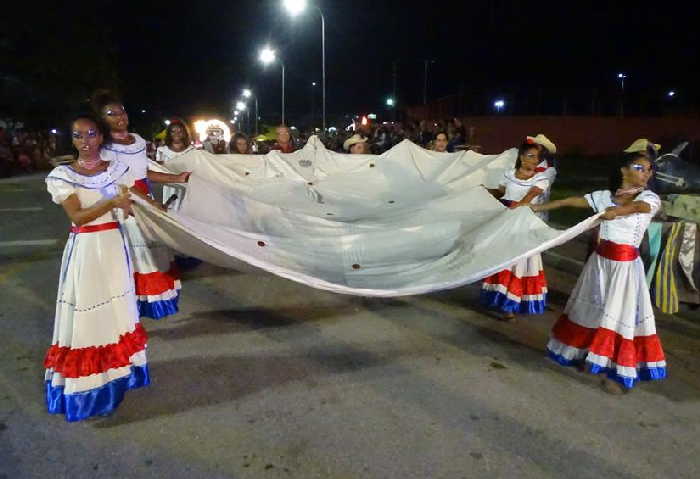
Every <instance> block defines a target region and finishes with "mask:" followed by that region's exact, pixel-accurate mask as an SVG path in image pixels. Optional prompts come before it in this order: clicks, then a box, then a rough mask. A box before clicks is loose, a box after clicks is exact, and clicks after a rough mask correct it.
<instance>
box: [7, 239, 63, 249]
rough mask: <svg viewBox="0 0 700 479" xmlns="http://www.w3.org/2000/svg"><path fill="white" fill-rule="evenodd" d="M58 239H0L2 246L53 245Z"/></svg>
mask: <svg viewBox="0 0 700 479" xmlns="http://www.w3.org/2000/svg"><path fill="white" fill-rule="evenodd" d="M58 241H59V240H57V239H43V240H17V241H0V248H3V247H10V246H52V245H55V244H56V243H58Z"/></svg>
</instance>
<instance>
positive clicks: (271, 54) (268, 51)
mask: <svg viewBox="0 0 700 479" xmlns="http://www.w3.org/2000/svg"><path fill="white" fill-rule="evenodd" d="M258 59H259V60H260V62H261V63H262V64H263V65H268V64H270V63H272V62H274V61H275V60H276V59H277V54H276V53H275V51H274V50H273V49H272V48H270V47H269V46H265V47H264V48H263V49H262V50H260V55H259V57H258ZM279 61H280V65H281V67H282V124H283V125H284V62H283V61H282V59H279Z"/></svg>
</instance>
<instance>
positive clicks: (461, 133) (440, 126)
mask: <svg viewBox="0 0 700 479" xmlns="http://www.w3.org/2000/svg"><path fill="white" fill-rule="evenodd" d="M309 135H310V133H306V134H300V135H299V136H298V137H297V139H296V140H297V141H298V143H299V145H303V144H304V143H305V142H306V139H307V138H308V136H309ZM358 136H359V139H360V141H361V142H363V143H365V145H364V146H363V148H361V151H358V152H360V153H369V154H374V155H378V154H381V153H384V152H385V151H386V150H388V149H389V148H391V147H392V146H394V145H396V144H398V143H400V142H402V141H403V140H406V139H407V140H410V141H412V142H413V143H415V144H417V145H420V146H422V147H424V148H427V149H430V150H435V151H448V152H454V151H458V150H464V149H473V150H478V146H477V145H475V141H474V132H473V129H469V128H465V127H464V125H463V124H462V122H461V121H460V120H459V119H458V118H454V119H452V120H437V121H427V120H423V121H420V122H413V121H407V122H383V123H369V122H368V123H367V124H366V125H359V126H358V127H357V128H356V129H355V130H350V131H336V132H331V133H329V134H327V135H326V136H325V137H324V136H321V137H320V138H321V141H323V143H324V144H325V146H326V148H327V149H329V150H333V151H337V152H345V153H350V152H351V151H350V148H351V147H352V145H355V144H357V143H358V140H357V137H358ZM445 140H446V141H445Z"/></svg>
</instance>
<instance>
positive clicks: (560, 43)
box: [25, 0, 700, 120]
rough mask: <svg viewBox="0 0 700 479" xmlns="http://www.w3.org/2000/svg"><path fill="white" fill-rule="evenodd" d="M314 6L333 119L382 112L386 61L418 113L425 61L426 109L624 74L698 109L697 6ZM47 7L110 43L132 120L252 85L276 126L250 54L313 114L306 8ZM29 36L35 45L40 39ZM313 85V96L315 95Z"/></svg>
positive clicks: (270, 94) (192, 110) (312, 19)
mask: <svg viewBox="0 0 700 479" xmlns="http://www.w3.org/2000/svg"><path fill="white" fill-rule="evenodd" d="M310 3H312V2H310ZM317 4H318V5H319V6H320V7H321V9H322V10H323V12H324V14H325V17H326V41H327V51H326V57H327V91H328V103H327V104H328V107H327V108H328V111H329V115H330V114H334V113H337V114H341V113H343V114H344V113H355V112H361V111H367V112H368V111H372V110H381V109H382V108H383V107H382V105H383V103H384V99H385V98H386V97H387V96H388V95H390V94H391V91H392V63H393V62H395V61H396V62H398V63H397V65H398V70H397V72H398V77H397V85H398V98H399V101H400V102H401V104H403V105H407V104H418V103H421V102H422V98H423V71H424V70H423V69H424V60H425V59H430V60H434V63H431V65H430V82H429V99H435V98H439V97H442V96H445V95H449V94H453V93H457V92H458V91H465V90H467V91H478V92H480V93H479V94H481V95H483V96H484V98H485V99H488V98H490V97H492V96H497V95H499V94H501V92H507V91H509V89H511V90H512V89H520V90H522V89H526V90H527V89H532V90H533V91H534V90H535V89H544V91H545V92H546V94H548V92H558V91H561V90H572V91H576V90H577V89H578V90H581V91H585V90H587V89H588V90H590V89H592V88H599V89H600V90H601V91H602V92H605V91H611V92H614V91H615V90H616V89H617V88H619V83H618V82H617V79H616V78H615V76H616V74H617V72H619V71H624V72H625V73H627V75H628V79H627V84H626V90H627V89H628V90H629V91H630V92H634V91H638V92H639V91H653V92H657V91H658V92H659V94H660V95H661V94H662V93H661V92H664V91H667V90H669V89H674V90H676V91H677V92H678V95H679V96H678V98H681V99H683V98H684V99H685V101H686V102H689V103H692V102H695V101H696V100H697V92H696V91H695V89H697V85H698V84H699V81H698V80H700V78H699V77H700V75H699V73H698V72H699V70H700V68H699V67H700V65H699V58H700V55H698V44H699V42H698V40H700V38H698V37H699V36H700V35H699V34H698V30H699V29H700V20H699V17H698V7H696V6H695V7H691V8H692V10H688V8H687V7H681V4H680V3H675V2H653V3H652V2H569V1H559V2H534V1H533V2H511V1H504V0H490V1H473V2H467V1H462V2H443V3H440V2H406V1H382V0H374V1H367V0H354V1H330V0H325V1H324V0H318V3H317ZM54 5H65V8H64V7H61V8H60V9H57V10H56V11H52V12H51V13H50V14H51V15H53V16H55V20H54V21H56V22H61V23H64V24H65V23H74V22H78V23H79V22H95V23H96V26H97V28H98V29H100V30H101V31H102V32H103V34H104V36H103V38H102V40H101V41H106V42H107V45H106V51H108V52H109V57H110V58H112V59H113V61H114V62H115V66H116V71H117V74H118V77H119V82H120V83H119V84H120V87H121V88H120V89H121V90H122V92H123V93H124V97H125V100H126V103H127V105H128V106H129V107H130V109H131V110H132V111H133V110H134V109H135V108H138V109H141V108H146V109H149V110H151V111H154V112H158V114H164V115H183V116H189V115H194V114H200V113H206V112H212V113H213V112H219V113H225V111H226V109H227V108H228V105H230V101H231V99H232V98H234V95H237V94H238V93H239V92H240V90H241V89H242V88H243V87H250V88H253V89H254V90H255V91H257V92H258V93H259V97H260V106H261V110H262V115H263V116H265V115H266V114H274V113H276V112H278V111H279V104H280V77H281V75H280V69H279V66H278V65H270V66H268V67H267V68H263V66H262V65H261V64H260V63H259V62H258V61H257V55H258V50H259V48H260V47H261V46H262V45H263V44H265V43H270V44H271V45H273V46H275V47H277V48H278V50H279V52H280V53H281V55H282V57H283V59H284V61H285V63H286V67H287V111H288V117H291V119H292V120H294V118H295V117H297V118H298V117H300V116H302V115H306V114H308V113H309V111H310V110H311V107H312V106H311V105H312V101H315V106H316V111H317V112H320V104H321V89H320V81H321V43H320V38H321V37H320V30H321V28H320V18H319V16H318V14H317V13H316V12H315V11H314V10H309V11H307V12H306V13H304V14H302V15H301V16H299V17H297V18H290V17H289V16H288V15H287V14H286V12H285V11H283V10H282V8H281V6H280V2H279V0H255V1H253V0H238V1H208V0H205V1H196V2H191V1H190V2H182V1H178V0H169V1H167V2H144V1H139V2H129V1H126V2H108V1H99V0H97V1H95V2H90V3H83V2H77V3H76V2H71V3H70V4H69V3H65V4H64V3H63V2H61V3H59V4H54ZM90 9H93V10H94V11H93V12H89V10H90ZM77 10H81V12H82V13H81V14H80V15H77ZM86 11H87V13H86ZM31 18H32V16H31V15H29V16H28V17H26V18H25V20H28V19H29V20H31ZM93 26H94V25H93ZM78 28H80V27H78ZM34 35H35V37H34V40H35V41H42V38H43V37H42V35H44V33H43V32H42V31H35V32H34ZM46 40H47V41H50V38H47V39H46ZM84 41H86V42H90V41H91V37H90V35H87V34H86V35H85V38H84ZM67 47H70V48H72V49H73V50H74V51H75V52H78V51H79V47H78V46H75V45H72V46H67ZM83 60H84V62H85V63H86V64H87V63H89V62H90V61H91V58H90V57H89V56H87V55H86V57H85V58H84V59H83ZM313 81H316V82H317V83H318V85H319V86H317V87H316V92H315V93H314V91H313V87H312V86H311V83H312V82H313ZM97 86H99V85H95V87H97ZM654 94H656V93H654ZM312 95H315V97H313V96H312ZM485 101H486V100H485ZM679 101H681V100H679ZM695 104H697V103H695Z"/></svg>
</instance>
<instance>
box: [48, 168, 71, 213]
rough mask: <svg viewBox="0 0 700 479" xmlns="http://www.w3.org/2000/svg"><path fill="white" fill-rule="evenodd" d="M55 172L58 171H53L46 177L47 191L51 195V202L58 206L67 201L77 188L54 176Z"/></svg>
mask: <svg viewBox="0 0 700 479" xmlns="http://www.w3.org/2000/svg"><path fill="white" fill-rule="evenodd" d="M55 171H56V170H54V171H52V172H51V173H49V176H47V177H46V189H47V190H48V192H49V194H50V195H51V200H52V201H53V202H54V203H56V204H57V205H60V204H61V203H63V202H64V201H66V198H68V197H69V196H70V195H72V194H73V193H75V186H74V185H73V183H71V182H69V181H67V180H65V179H62V178H60V177H58V176H52V175H54V172H55Z"/></svg>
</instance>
